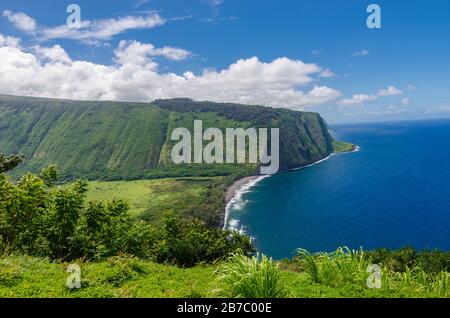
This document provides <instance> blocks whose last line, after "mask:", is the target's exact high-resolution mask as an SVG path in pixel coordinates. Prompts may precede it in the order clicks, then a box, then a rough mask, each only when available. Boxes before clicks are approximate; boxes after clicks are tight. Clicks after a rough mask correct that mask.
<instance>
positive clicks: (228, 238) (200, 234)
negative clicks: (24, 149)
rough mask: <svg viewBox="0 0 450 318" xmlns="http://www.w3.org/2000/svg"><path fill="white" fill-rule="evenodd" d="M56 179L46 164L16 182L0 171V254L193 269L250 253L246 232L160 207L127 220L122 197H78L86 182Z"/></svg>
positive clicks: (10, 164)
mask: <svg viewBox="0 0 450 318" xmlns="http://www.w3.org/2000/svg"><path fill="white" fill-rule="evenodd" d="M20 159H21V158H20V157H18V156H12V157H3V159H2V161H3V163H2V164H1V166H2V167H4V170H7V169H8V170H9V169H13V168H14V167H15V166H16V165H17V164H18V163H19V162H20ZM57 177H58V172H57V170H56V167H54V166H49V167H48V168H46V169H44V170H43V171H42V172H41V173H40V175H33V174H26V175H25V176H23V177H22V178H21V179H20V180H19V181H18V182H17V183H15V182H12V181H10V180H9V179H8V177H6V176H5V174H1V173H0V254H8V253H20V254H25V255H30V256H37V257H48V258H50V259H52V260H73V259H79V258H82V259H90V260H99V259H105V258H107V257H111V256H116V255H120V254H130V255H135V256H137V257H139V258H141V259H147V260H153V261H156V262H159V263H173V264H177V265H179V266H193V265H195V264H197V263H200V262H204V263H208V262H209V263H211V262H213V261H215V260H217V259H219V258H221V257H224V256H226V255H227V254H228V253H230V252H233V251H237V250H242V251H244V252H246V253H251V252H252V251H253V247H252V245H251V243H250V240H249V238H248V237H244V236H241V235H238V234H237V233H234V232H227V231H222V230H221V229H219V228H218V227H212V226H209V224H207V223H206V222H205V220H202V219H201V218H196V216H195V215H190V216H189V217H187V216H185V217H180V215H175V214H173V215H172V214H171V211H168V212H167V214H165V215H164V216H162V217H161V218H159V219H158V222H149V221H146V220H144V219H142V218H141V219H136V218H132V217H131V216H130V213H129V212H128V204H127V203H126V202H125V201H123V200H120V199H113V200H112V201H86V193H87V183H86V182H84V181H77V182H75V183H73V184H72V185H70V186H64V187H56V186H55V185H54V181H56V180H57ZM209 208H211V206H208V209H209ZM205 215H206V214H205ZM198 216H203V214H199V215H198Z"/></svg>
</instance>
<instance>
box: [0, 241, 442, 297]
mask: <svg viewBox="0 0 450 318" xmlns="http://www.w3.org/2000/svg"><path fill="white" fill-rule="evenodd" d="M411 251H412V250H411V249H404V250H400V251H391V252H390V254H391V255H390V256H389V257H388V258H390V257H394V258H396V257H399V258H401V257H402V255H405V254H408V255H409V253H410V252H411ZM376 253H378V252H376ZM415 253H416V254H417V257H418V258H416V259H419V258H420V257H423V255H424V254H422V253H418V252H415ZM427 253H431V254H430V255H435V257H434V258H432V259H433V260H434V262H435V264H438V263H440V265H439V266H443V264H444V263H445V262H448V260H449V256H448V254H445V253H440V252H427ZM371 255H373V254H371V253H364V252H362V251H349V250H347V249H339V250H338V251H336V252H335V253H331V254H324V253H321V254H315V255H310V254H308V253H307V252H304V251H303V252H302V253H300V254H299V256H298V257H296V258H294V259H292V260H289V261H288V260H285V261H281V262H275V261H273V260H271V259H268V258H265V257H262V258H256V257H253V258H249V257H247V256H246V255H242V254H241V253H237V254H232V255H231V256H230V257H229V258H227V259H223V260H222V261H219V262H217V263H215V264H212V265H197V266H195V267H192V268H179V267H176V266H172V265H167V264H157V263H155V262H151V261H143V260H140V259H138V258H135V257H132V256H125V255H120V256H115V257H110V258H108V259H107V260H102V261H95V262H87V261H83V260H74V261H73V263H76V264H78V265H80V267H81V270H82V271H81V278H82V282H81V288H80V289H72V290H71V289H69V288H68V287H67V286H66V281H67V278H68V277H69V273H67V272H66V269H67V267H68V265H69V263H67V262H62V261H50V260H49V259H44V258H36V257H29V256H17V255H9V256H6V255H4V256H3V257H0V297H173V298H185V297H187V298H203V297H244V298H253V297H257V298H261V297H269V298H270V297H296V298H323V297H331V298H340V297H352V298H355V297H356V298H361V297H364V298H368V297H377V298H382V297H395V298H402V297H420V298H422V297H438V298H443V297H450V274H449V273H448V272H445V271H442V272H436V273H434V272H427V271H425V270H423V269H422V268H421V267H420V265H416V266H415V267H413V268H409V267H407V266H406V264H402V266H405V267H404V268H405V270H404V271H393V270H391V269H390V267H389V266H385V265H384V264H383V263H380V266H381V268H382V274H381V286H380V287H381V288H379V289H376V288H375V289H371V288H368V287H367V279H368V277H369V275H370V273H368V272H367V267H366V266H367V265H369V264H371V262H372V261H373V259H372V256H371ZM388 258H387V259H386V260H388ZM425 258H428V256H425ZM438 259H440V260H441V261H438ZM444 259H445V261H443V260H444ZM416 264H419V263H416Z"/></svg>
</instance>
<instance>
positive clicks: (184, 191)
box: [87, 177, 223, 216]
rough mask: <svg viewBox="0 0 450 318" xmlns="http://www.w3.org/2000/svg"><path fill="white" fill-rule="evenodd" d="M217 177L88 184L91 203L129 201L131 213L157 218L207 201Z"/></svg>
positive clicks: (95, 182) (219, 178) (220, 178)
mask: <svg viewBox="0 0 450 318" xmlns="http://www.w3.org/2000/svg"><path fill="white" fill-rule="evenodd" d="M222 180H223V178H222V177H216V178H180V179H154V180H135V181H110V182H108V181H91V182H89V184H88V194H87V200H88V201H107V200H111V199H114V198H115V199H122V200H126V201H127V202H128V203H129V205H130V211H129V212H130V213H131V215H133V216H139V215H141V214H143V213H148V214H152V215H156V214H157V213H162V212H164V211H180V210H184V209H188V208H194V207H196V206H198V205H200V204H202V202H204V201H205V196H206V195H207V194H208V185H209V184H211V183H212V182H214V181H218V182H220V181H222Z"/></svg>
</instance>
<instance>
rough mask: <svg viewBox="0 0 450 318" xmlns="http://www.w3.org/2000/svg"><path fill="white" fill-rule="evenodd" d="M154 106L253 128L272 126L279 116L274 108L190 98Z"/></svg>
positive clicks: (158, 103) (166, 101)
mask: <svg viewBox="0 0 450 318" xmlns="http://www.w3.org/2000/svg"><path fill="white" fill-rule="evenodd" d="M152 104H153V105H155V106H158V107H159V108H162V109H167V110H170V111H174V112H181V113H185V112H201V113H205V112H212V113H216V114H217V115H219V116H222V117H226V118H228V119H234V120H238V121H247V122H251V123H252V125H253V126H262V125H270V124H271V123H272V121H273V120H274V119H275V118H277V117H278V116H279V111H278V110H276V109H273V108H269V107H264V106H255V105H241V104H232V103H213V102H196V101H194V100H192V99H189V98H174V99H158V100H155V101H154V102H152Z"/></svg>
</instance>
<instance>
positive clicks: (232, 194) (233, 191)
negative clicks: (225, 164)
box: [222, 145, 361, 230]
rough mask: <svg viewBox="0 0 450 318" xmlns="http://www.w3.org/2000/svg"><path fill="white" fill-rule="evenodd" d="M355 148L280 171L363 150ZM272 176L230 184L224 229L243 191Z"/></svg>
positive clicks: (249, 177) (299, 168)
mask: <svg viewBox="0 0 450 318" xmlns="http://www.w3.org/2000/svg"><path fill="white" fill-rule="evenodd" d="M353 146H354V147H353V149H352V150H351V151H342V152H334V153H332V154H330V155H328V156H327V157H325V158H323V159H320V160H317V161H316V162H313V163H311V164H309V165H306V166H303V167H298V168H294V169H290V170H286V171H280V172H279V173H286V172H292V171H297V170H302V169H306V168H309V167H313V166H315V165H318V164H320V163H322V162H324V161H326V160H328V159H330V158H331V157H333V156H335V155H339V154H345V153H353V152H358V151H360V150H361V148H360V147H359V146H357V145H353ZM267 177H270V175H257V176H248V177H244V178H241V179H238V180H236V181H235V182H234V183H233V184H232V185H231V186H229V187H228V188H227V190H226V193H225V213H224V215H223V218H222V220H223V229H224V230H226V229H227V228H228V221H229V218H230V208H231V206H232V205H233V204H234V203H235V202H236V201H237V200H238V199H240V197H241V195H242V194H243V193H245V192H246V191H248V190H249V189H250V188H252V187H253V186H255V185H256V184H258V182H260V181H261V180H263V179H265V178H267Z"/></svg>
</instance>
